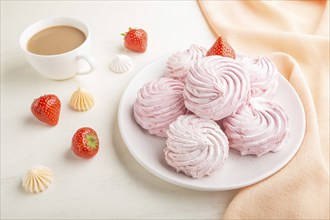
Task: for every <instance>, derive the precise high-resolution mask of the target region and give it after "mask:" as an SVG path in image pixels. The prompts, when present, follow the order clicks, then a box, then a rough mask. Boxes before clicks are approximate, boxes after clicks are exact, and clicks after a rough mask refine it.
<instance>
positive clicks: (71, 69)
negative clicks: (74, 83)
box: [19, 17, 95, 80]
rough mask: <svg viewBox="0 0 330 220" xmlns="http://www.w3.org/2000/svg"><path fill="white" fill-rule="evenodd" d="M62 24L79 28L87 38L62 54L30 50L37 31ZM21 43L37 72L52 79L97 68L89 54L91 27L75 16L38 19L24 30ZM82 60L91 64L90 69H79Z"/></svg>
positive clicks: (61, 78)
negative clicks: (32, 38) (29, 46)
mask: <svg viewBox="0 0 330 220" xmlns="http://www.w3.org/2000/svg"><path fill="white" fill-rule="evenodd" d="M61 25H65V26H72V27H75V28H77V29H79V30H80V31H82V32H83V33H84V34H85V35H86V40H85V41H84V42H83V43H82V44H81V45H80V46H79V47H77V48H75V49H73V50H71V51H69V52H65V53H61V54H55V55H39V54H34V53H32V52H30V51H28V49H27V45H28V42H29V40H30V38H31V37H33V36H34V35H35V34H36V33H38V32H40V31H41V30H44V29H46V28H49V27H53V26H61ZM19 43H20V46H21V48H22V50H23V51H24V54H25V56H26V58H27V60H28V61H29V63H30V64H31V66H32V67H33V68H34V69H35V70H36V71H37V72H39V73H40V74H42V75H44V76H46V77H48V78H50V79H54V80H64V79H69V78H72V77H73V76H75V75H82V74H87V73H90V72H92V71H93V70H94V69H95V64H94V63H95V61H94V59H93V57H91V56H90V55H89V54H90V48H91V32H90V29H89V27H88V26H87V25H86V24H85V23H83V22H81V21H79V20H77V19H75V18H69V17H56V18H48V19H45V20H41V21H38V22H36V23H34V24H32V25H30V26H29V27H27V28H26V29H25V30H24V31H23V33H22V34H21V37H20V41H19ZM80 60H85V61H86V62H87V63H88V64H89V69H87V70H84V71H79V69H81V67H80V65H82V63H83V62H80Z"/></svg>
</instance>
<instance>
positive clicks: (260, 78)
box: [238, 56, 280, 98]
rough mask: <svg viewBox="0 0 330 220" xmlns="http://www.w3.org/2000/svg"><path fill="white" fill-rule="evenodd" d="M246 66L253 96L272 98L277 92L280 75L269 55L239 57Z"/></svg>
mask: <svg viewBox="0 0 330 220" xmlns="http://www.w3.org/2000/svg"><path fill="white" fill-rule="evenodd" d="M238 60H239V61H240V62H241V63H242V64H243V66H244V68H246V70H247V72H248V74H249V78H250V84H251V96H253V97H265V98H272V97H273V96H274V95H275V93H276V92H277V88H278V75H279V74H280V73H279V72H278V70H277V68H276V66H275V64H274V63H273V62H272V61H271V60H270V58H269V57H267V56H258V57H256V58H252V57H242V58H239V59H238Z"/></svg>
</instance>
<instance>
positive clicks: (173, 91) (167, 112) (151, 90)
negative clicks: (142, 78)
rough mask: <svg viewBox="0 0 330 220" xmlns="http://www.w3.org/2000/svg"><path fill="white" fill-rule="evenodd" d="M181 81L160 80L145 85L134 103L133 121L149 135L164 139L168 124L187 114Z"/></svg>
mask: <svg viewBox="0 0 330 220" xmlns="http://www.w3.org/2000/svg"><path fill="white" fill-rule="evenodd" d="M183 89H184V84H183V83H182V82H181V81H178V80H175V79H170V78H160V79H156V80H152V81H151V82H149V83H147V84H145V85H144V86H143V87H142V88H141V89H140V90H139V91H138V93H137V98H136V100H135V103H134V118H135V121H136V122H137V123H138V124H139V125H140V126H141V127H142V128H144V129H146V130H148V131H149V133H150V134H154V135H157V136H160V137H166V131H167V128H168V126H169V124H170V123H172V122H173V121H175V120H176V118H177V117H178V116H180V115H184V114H186V113H187V109H186V107H185V105H184V99H183Z"/></svg>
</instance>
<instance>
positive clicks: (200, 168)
mask: <svg viewBox="0 0 330 220" xmlns="http://www.w3.org/2000/svg"><path fill="white" fill-rule="evenodd" d="M167 136H168V138H167V140H166V147H165V148H164V150H163V151H164V154H165V160H166V162H167V164H168V165H170V166H171V167H173V168H175V169H176V171H177V172H183V173H185V174H186V175H187V176H191V177H193V178H201V177H203V176H206V175H211V174H213V173H214V171H216V170H218V169H219V168H221V167H222V165H223V163H224V161H225V159H226V158H227V157H228V151H229V147H228V139H227V137H226V135H225V134H224V133H223V131H222V130H221V129H220V127H219V125H217V123H215V122H214V121H212V120H207V119H202V118H199V117H197V116H196V115H182V116H179V117H178V118H177V119H176V120H175V121H174V122H173V123H171V124H170V126H169V129H168V131H167Z"/></svg>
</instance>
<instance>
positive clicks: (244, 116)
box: [223, 97, 288, 157]
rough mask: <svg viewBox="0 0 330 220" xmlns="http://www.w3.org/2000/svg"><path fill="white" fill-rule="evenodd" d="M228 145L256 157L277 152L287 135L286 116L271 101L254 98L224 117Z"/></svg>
mask: <svg viewBox="0 0 330 220" xmlns="http://www.w3.org/2000/svg"><path fill="white" fill-rule="evenodd" d="M223 127H224V130H225V133H226V135H227V137H228V139H229V147H231V148H233V149H236V150H238V151H240V152H241V155H247V154H253V155H257V156H258V157H260V156H262V155H264V154H266V153H268V152H270V151H271V152H277V151H279V150H280V149H281V148H282V147H283V144H284V142H285V140H286V139H287V137H288V116H287V114H286V112H285V111H284V109H283V108H282V107H281V106H280V105H279V104H277V103H276V102H274V101H271V100H269V99H265V98H261V97H258V98H257V97H255V98H251V99H250V102H249V103H247V104H245V105H242V106H241V107H240V108H239V109H238V110H237V112H236V113H235V114H233V115H231V116H229V117H227V118H225V119H224V120H223Z"/></svg>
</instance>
